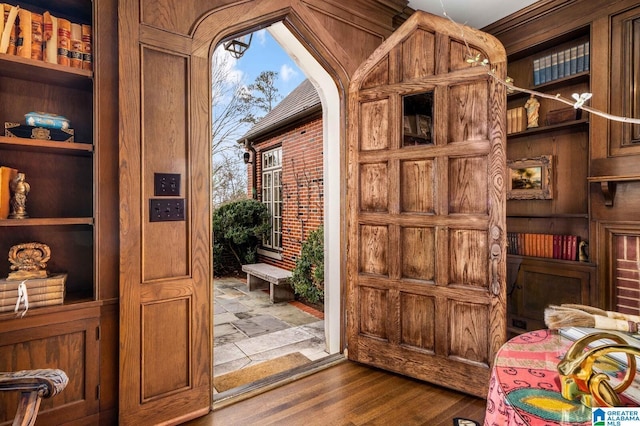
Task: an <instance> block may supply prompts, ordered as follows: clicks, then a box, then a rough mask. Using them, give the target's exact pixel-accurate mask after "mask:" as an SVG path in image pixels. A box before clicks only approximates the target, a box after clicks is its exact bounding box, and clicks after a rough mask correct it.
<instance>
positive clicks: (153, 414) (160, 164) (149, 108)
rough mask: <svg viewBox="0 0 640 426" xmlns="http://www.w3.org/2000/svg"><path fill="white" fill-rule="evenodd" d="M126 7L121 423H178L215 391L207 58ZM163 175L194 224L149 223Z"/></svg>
mask: <svg viewBox="0 0 640 426" xmlns="http://www.w3.org/2000/svg"><path fill="white" fill-rule="evenodd" d="M119 10H120V12H121V13H122V16H123V18H122V19H121V20H119V58H120V61H119V63H120V92H119V93H120V98H119V99H120V100H119V103H120V111H121V113H122V114H121V116H120V140H119V150H120V163H119V166H120V203H121V204H120V364H119V367H120V377H119V406H118V409H119V419H118V420H119V423H120V424H123V425H128V424H135V425H138V424H177V423H179V422H182V421H184V420H187V419H188V418H192V417H194V416H197V415H198V414H199V413H206V412H208V411H209V408H210V406H211V396H212V388H211V368H210V366H211V364H210V361H211V352H212V345H211V343H212V342H211V330H210V326H211V307H210V301H211V298H210V297H211V259H210V249H211V211H210V193H211V192H210V186H209V185H210V182H211V175H210V170H211V169H210V155H211V152H210V134H209V131H210V123H209V120H208V111H209V106H208V101H207V99H208V97H209V95H208V90H203V89H202V88H203V87H205V88H206V87H208V81H209V69H210V68H209V67H210V62H209V61H208V58H203V57H198V56H196V55H194V54H193V52H192V51H191V49H192V43H191V42H192V41H191V39H190V38H189V37H185V36H181V35H179V34H174V33H170V32H164V31H160V30H157V29H152V28H149V27H146V26H145V25H144V24H141V23H140V15H139V14H140V9H139V4H138V3H137V2H133V1H128V0H120V2H119ZM158 88H161V90H158ZM203 98H204V99H203ZM123 112H126V113H123ZM156 173H175V174H178V175H180V176H181V188H180V189H179V195H178V196H176V197H171V198H169V197H165V198H164V199H166V200H169V199H174V198H180V199H182V200H184V205H185V209H184V211H185V220H182V221H170V222H151V221H150V214H151V211H150V210H151V206H152V203H151V202H150V200H152V199H154V198H155V197H157V196H156V191H155V188H154V176H155V174H156Z"/></svg>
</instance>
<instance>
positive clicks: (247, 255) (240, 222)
mask: <svg viewBox="0 0 640 426" xmlns="http://www.w3.org/2000/svg"><path fill="white" fill-rule="evenodd" d="M270 223H271V222H270V215H269V212H268V210H267V207H266V206H265V205H264V204H262V203H261V202H259V201H256V200H251V199H244V200H239V201H233V202H230V203H226V204H223V205H222V206H220V207H218V208H217V209H215V210H214V212H213V272H214V274H215V275H216V276H222V275H225V274H228V273H230V272H233V271H239V270H240V269H241V265H244V264H247V263H255V261H256V252H257V249H258V247H259V246H260V243H261V242H262V238H263V236H264V235H265V234H266V233H267V232H269V231H270V229H271V224H270Z"/></svg>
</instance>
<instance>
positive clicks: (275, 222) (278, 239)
mask: <svg viewBox="0 0 640 426" xmlns="http://www.w3.org/2000/svg"><path fill="white" fill-rule="evenodd" d="M262 202H263V203H264V204H266V205H267V209H268V210H269V213H270V214H271V234H269V235H267V236H265V238H264V240H263V241H262V246H263V247H265V248H269V249H272V250H280V249H282V148H276V149H272V150H271V151H267V152H265V153H263V154H262Z"/></svg>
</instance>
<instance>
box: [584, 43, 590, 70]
mask: <svg viewBox="0 0 640 426" xmlns="http://www.w3.org/2000/svg"><path fill="white" fill-rule="evenodd" d="M590 56H591V52H590V51H589V42H586V43H585V44H584V70H585V71H589V69H590V66H591V65H590V63H589V61H590Z"/></svg>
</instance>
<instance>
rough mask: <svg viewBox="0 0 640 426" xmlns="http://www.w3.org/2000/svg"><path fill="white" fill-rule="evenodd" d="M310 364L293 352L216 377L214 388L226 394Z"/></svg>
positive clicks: (299, 354)
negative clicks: (228, 391)
mask: <svg viewBox="0 0 640 426" xmlns="http://www.w3.org/2000/svg"><path fill="white" fill-rule="evenodd" d="M309 362H311V360H310V359H309V358H307V357H306V356H304V355H302V354H301V353H300V352H293V353H290V354H287V355H284V356H281V357H278V358H274V359H270V360H268V361H264V362H261V363H260V364H255V365H252V366H250V367H246V368H243V369H241V370H236V371H232V372H231V373H227V374H222V375H220V376H217V377H214V378H213V387H214V388H216V391H218V392H224V391H227V390H229V389H233V388H237V387H239V386H242V385H246V384H249V383H253V382H257V381H258V380H260V379H264V378H265V377H269V376H273V375H274V374H278V373H282V372H283V371H287V370H291V369H293V368H295V367H299V366H301V365H304V364H306V363H309Z"/></svg>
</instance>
